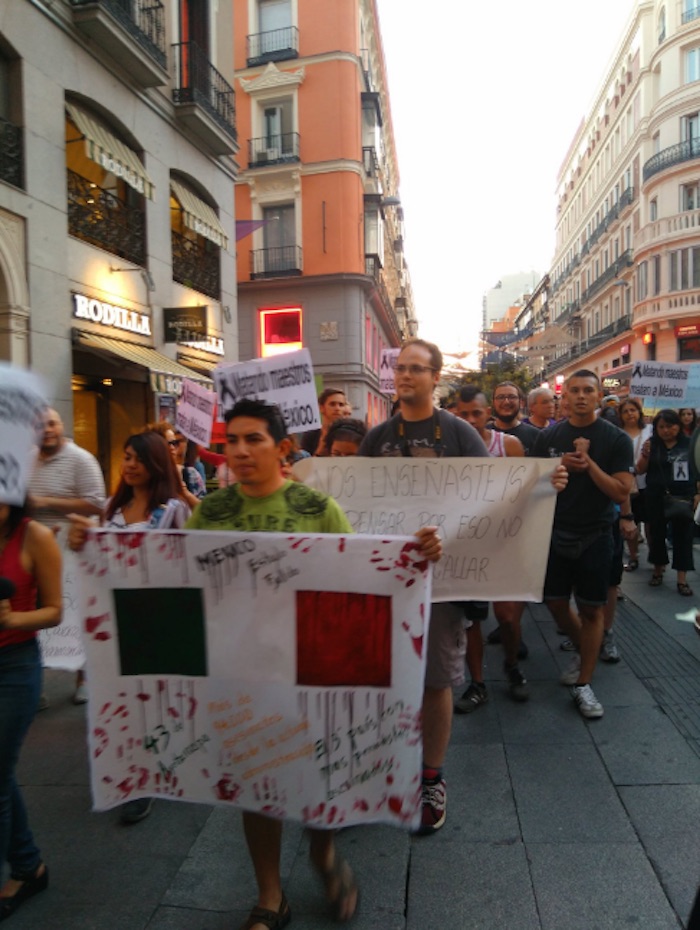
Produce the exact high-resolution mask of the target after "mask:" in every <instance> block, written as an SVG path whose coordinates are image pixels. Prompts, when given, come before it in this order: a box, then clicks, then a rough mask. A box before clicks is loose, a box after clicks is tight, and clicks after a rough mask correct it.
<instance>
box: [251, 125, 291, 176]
mask: <svg viewBox="0 0 700 930" xmlns="http://www.w3.org/2000/svg"><path fill="white" fill-rule="evenodd" d="M296 161H299V133H298V132H283V133H281V134H280V135H278V136H261V137H260V138H259V139H249V140H248V167H250V168H262V167H263V166H265V165H284V164H287V163H288V162H296Z"/></svg>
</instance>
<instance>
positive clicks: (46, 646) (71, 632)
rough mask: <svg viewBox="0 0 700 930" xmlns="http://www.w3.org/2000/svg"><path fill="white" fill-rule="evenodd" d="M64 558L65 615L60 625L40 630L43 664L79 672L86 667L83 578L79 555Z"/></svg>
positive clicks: (67, 553)
mask: <svg viewBox="0 0 700 930" xmlns="http://www.w3.org/2000/svg"><path fill="white" fill-rule="evenodd" d="M61 554H62V557H63V578H62V585H63V587H62V595H63V615H62V617H61V623H60V625H59V626H55V627H52V628H51V629H50V630H40V631H39V646H40V647H41V664H42V665H43V666H44V667H45V668H64V669H68V671H72V672H75V671H77V670H78V669H79V668H82V667H83V666H84V665H85V648H84V646H83V637H82V633H81V619H82V617H81V612H80V588H79V584H80V577H79V573H78V561H77V556H76V554H75V553H74V552H71V550H70V549H65V548H64V549H63V550H62V553H61Z"/></svg>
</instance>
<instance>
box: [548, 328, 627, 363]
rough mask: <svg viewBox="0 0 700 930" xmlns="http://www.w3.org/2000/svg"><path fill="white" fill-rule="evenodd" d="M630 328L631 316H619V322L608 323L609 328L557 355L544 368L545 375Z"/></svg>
mask: <svg viewBox="0 0 700 930" xmlns="http://www.w3.org/2000/svg"><path fill="white" fill-rule="evenodd" d="M557 322H559V320H557ZM631 328H632V317H631V315H630V314H626V315H625V316H621V317H620V319H619V320H615V322H614V323H610V325H609V326H605V327H604V328H603V329H601V330H598V332H597V333H594V334H593V335H592V336H589V338H588V339H582V340H581V341H580V342H578V343H577V344H576V345H574V346H572V347H571V348H570V349H567V350H566V351H565V352H562V354H561V355H558V356H557V357H556V358H555V359H552V360H551V361H550V362H549V363H548V364H547V366H546V372H547V374H548V375H550V374H552V373H553V372H555V371H557V370H558V369H559V368H563V367H564V366H565V365H567V364H568V363H569V362H573V361H575V360H576V359H577V358H580V357H581V356H582V355H585V354H586V353H587V352H591V351H592V350H593V349H597V348H598V347H599V346H601V345H603V344H604V343H605V342H608V341H609V340H610V339H614V338H615V337H616V336H619V335H621V333H625V332H627V330H629V329H631Z"/></svg>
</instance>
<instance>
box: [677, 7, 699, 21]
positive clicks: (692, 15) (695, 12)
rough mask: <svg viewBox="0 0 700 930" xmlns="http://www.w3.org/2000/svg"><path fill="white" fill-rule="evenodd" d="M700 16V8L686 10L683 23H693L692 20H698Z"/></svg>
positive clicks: (682, 17)
mask: <svg viewBox="0 0 700 930" xmlns="http://www.w3.org/2000/svg"><path fill="white" fill-rule="evenodd" d="M698 16H700V6H694V7H693V8H692V10H684V11H683V15H682V16H681V22H682V23H683V24H684V25H685V23H689V22H692V20H694V19H697V18H698Z"/></svg>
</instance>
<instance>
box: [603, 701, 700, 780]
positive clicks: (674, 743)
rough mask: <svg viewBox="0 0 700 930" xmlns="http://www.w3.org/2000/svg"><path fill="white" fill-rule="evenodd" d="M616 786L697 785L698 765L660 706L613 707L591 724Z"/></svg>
mask: <svg viewBox="0 0 700 930" xmlns="http://www.w3.org/2000/svg"><path fill="white" fill-rule="evenodd" d="M590 732H591V736H592V737H593V739H594V740H595V743H596V746H597V747H598V750H599V751H600V754H601V756H602V757H603V760H604V762H605V765H606V767H607V769H608V772H609V773H610V778H611V779H612V781H613V783H614V784H616V785H658V784H678V783H683V784H685V783H688V784H698V783H700V765H699V764H698V757H697V755H696V754H695V753H694V752H693V750H692V749H691V748H690V746H689V745H688V743H687V742H686V740H685V739H684V738H683V736H682V735H681V734H680V733H679V732H678V730H677V729H676V727H675V726H674V724H673V722H672V721H671V720H670V719H669V717H668V716H667V715H666V714H664V712H663V711H662V709H661V708H660V707H655V706H652V707H617V708H614V709H613V711H612V713H607V714H606V715H605V716H604V717H603V718H602V719H601V720H598V721H596V726H595V727H591V731H590Z"/></svg>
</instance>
